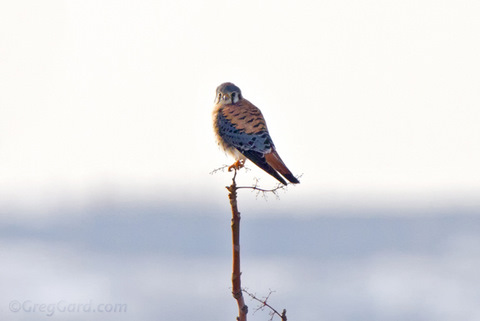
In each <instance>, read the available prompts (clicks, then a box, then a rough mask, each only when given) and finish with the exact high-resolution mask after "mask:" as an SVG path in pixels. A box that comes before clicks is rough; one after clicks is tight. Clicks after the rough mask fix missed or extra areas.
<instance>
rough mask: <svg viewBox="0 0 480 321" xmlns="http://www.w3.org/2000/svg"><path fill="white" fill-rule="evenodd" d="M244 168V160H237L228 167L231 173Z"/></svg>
mask: <svg viewBox="0 0 480 321" xmlns="http://www.w3.org/2000/svg"><path fill="white" fill-rule="evenodd" d="M243 166H244V162H243V161H242V160H237V161H236V162H235V163H233V164H232V165H230V166H228V171H229V172H231V171H233V170H239V169H240V168H242V167H243Z"/></svg>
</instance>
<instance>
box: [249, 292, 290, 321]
mask: <svg viewBox="0 0 480 321" xmlns="http://www.w3.org/2000/svg"><path fill="white" fill-rule="evenodd" d="M242 291H243V292H245V293H246V294H248V295H249V296H250V297H251V298H252V299H253V300H255V301H258V302H260V305H259V306H258V308H257V309H256V310H255V311H254V312H253V313H255V312H257V311H259V310H262V311H263V310H264V309H265V307H267V308H269V309H270V312H269V315H270V321H272V320H273V317H274V316H275V315H278V316H279V317H280V318H281V320H282V321H287V310H286V309H283V311H282V314H280V312H278V311H277V310H275V309H274V308H273V307H272V306H271V305H270V304H268V302H267V301H268V299H269V298H270V295H272V293H273V292H275V291H272V290H270V292H269V293H268V295H267V296H266V297H264V298H263V299H259V298H257V296H256V295H255V294H253V293H250V292H248V291H247V290H246V289H245V288H243V289H242Z"/></svg>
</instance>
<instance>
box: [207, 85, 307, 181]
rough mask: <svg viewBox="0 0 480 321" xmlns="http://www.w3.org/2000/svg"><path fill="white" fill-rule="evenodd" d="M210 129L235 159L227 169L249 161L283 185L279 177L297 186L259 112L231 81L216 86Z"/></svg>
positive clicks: (295, 179)
mask: <svg viewBox="0 0 480 321" xmlns="http://www.w3.org/2000/svg"><path fill="white" fill-rule="evenodd" d="M213 128H214V130H215V134H216V136H217V140H218V144H219V145H220V146H221V147H223V149H224V150H225V151H226V152H227V153H229V154H231V155H232V156H233V157H235V159H236V162H235V163H234V164H233V165H232V166H230V167H229V170H231V168H232V167H235V168H236V169H238V168H240V167H243V164H244V163H245V161H246V158H248V159H249V160H251V161H252V162H253V163H255V164H256V165H257V166H258V167H260V168H261V169H263V170H264V171H266V172H267V173H268V174H270V175H272V176H273V177H275V178H276V179H277V180H278V181H280V182H281V183H282V184H284V185H287V182H286V181H285V180H284V179H283V178H282V176H283V177H285V178H286V179H288V180H289V181H290V182H291V183H293V184H297V183H300V182H299V181H298V179H297V178H296V177H295V176H293V174H292V172H290V171H289V170H288V168H287V166H285V164H284V163H283V161H282V159H281V158H280V156H279V155H278V153H277V151H276V149H275V145H273V141H272V139H271V138H270V134H269V133H268V129H267V124H266V123H265V119H264V118H263V115H262V112H261V111H260V109H258V108H257V107H255V106H254V105H253V104H252V103H251V102H249V101H248V100H246V99H245V98H243V96H242V92H241V91H240V88H238V87H237V86H235V85H234V84H232V83H230V82H226V83H223V84H221V85H220V86H218V87H217V95H216V98H215V107H214V109H213ZM279 173H280V174H281V175H282V176H280V175H279Z"/></svg>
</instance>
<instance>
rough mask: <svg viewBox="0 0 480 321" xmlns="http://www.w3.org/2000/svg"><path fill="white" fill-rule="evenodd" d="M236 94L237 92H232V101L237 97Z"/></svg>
mask: <svg viewBox="0 0 480 321" xmlns="http://www.w3.org/2000/svg"><path fill="white" fill-rule="evenodd" d="M235 94H236V93H232V101H233V100H234V99H235Z"/></svg>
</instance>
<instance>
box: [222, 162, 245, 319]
mask: <svg viewBox="0 0 480 321" xmlns="http://www.w3.org/2000/svg"><path fill="white" fill-rule="evenodd" d="M236 176H237V170H235V174H234V175H233V178H232V185H230V186H227V187H226V188H227V190H228V191H229V194H228V198H229V199H230V206H231V207H232V248H233V263H232V265H233V271H232V295H233V297H234V298H235V300H237V304H238V317H237V321H247V313H248V307H247V305H246V304H245V300H244V298H243V294H242V285H241V272H240V212H238V207H237V184H236V183H235V178H236Z"/></svg>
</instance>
